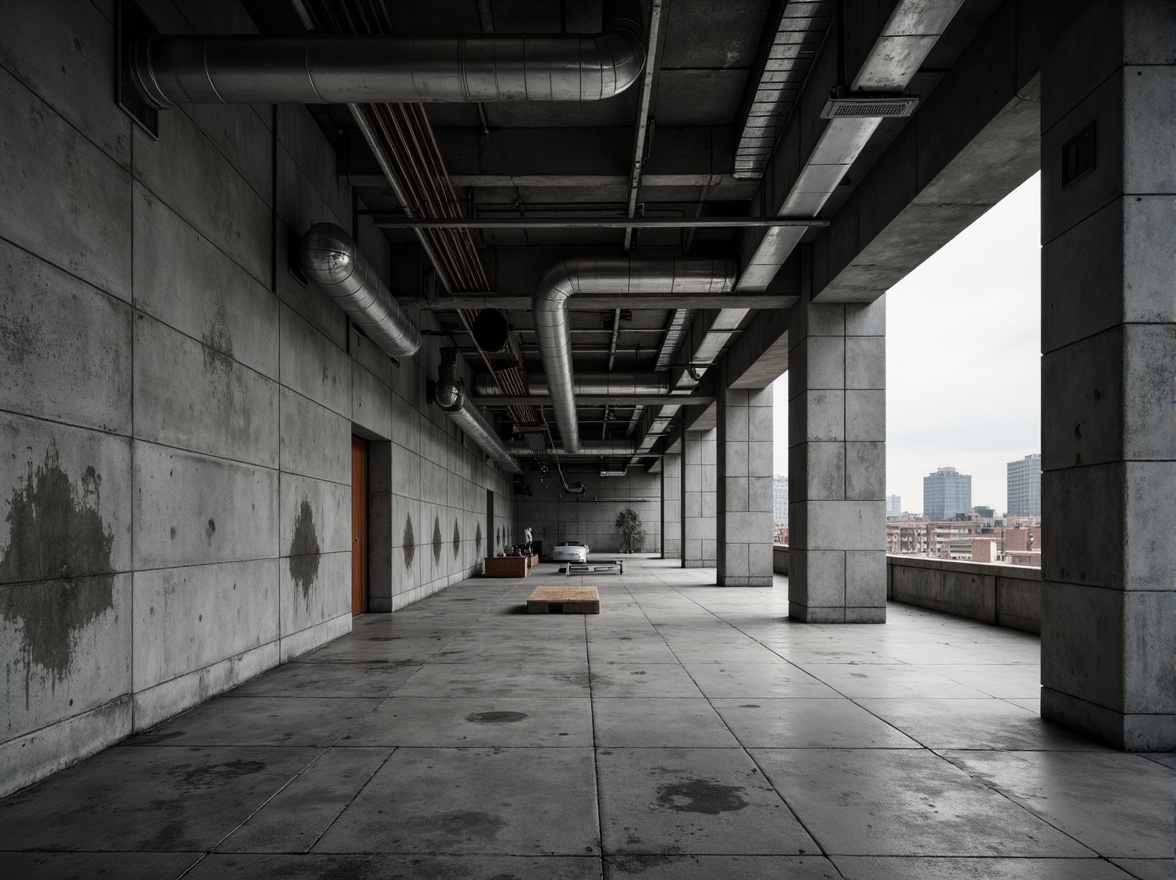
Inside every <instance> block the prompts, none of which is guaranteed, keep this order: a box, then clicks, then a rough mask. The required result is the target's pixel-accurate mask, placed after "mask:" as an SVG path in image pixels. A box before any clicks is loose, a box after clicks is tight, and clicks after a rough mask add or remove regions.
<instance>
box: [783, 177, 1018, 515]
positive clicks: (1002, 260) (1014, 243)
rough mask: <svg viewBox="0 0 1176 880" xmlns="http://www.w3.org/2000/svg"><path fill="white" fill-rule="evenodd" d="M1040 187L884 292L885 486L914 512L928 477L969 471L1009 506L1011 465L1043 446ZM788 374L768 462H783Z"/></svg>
mask: <svg viewBox="0 0 1176 880" xmlns="http://www.w3.org/2000/svg"><path fill="white" fill-rule="evenodd" d="M1040 186H1041V175H1040V174H1035V175H1033V177H1031V178H1029V180H1027V181H1026V182H1025V183H1024V184H1022V185H1021V186H1020V187H1018V188H1017V189H1016V190H1014V191H1013V192H1012V193H1010V194H1009V195H1008V196H1007V197H1006V198H1005V199H1004V200H1003V201H1001V202H1000V203H999V204H997V205H996V206H995V207H993V208H992V209H991V210H989V211H988V212H987V213H986V214H984V216H982V217H980V218H979V219H978V220H977V221H976V222H975V223H973V224H972V225H971V226H969V227H968V228H967V229H965V230H964V231H963V232H962V233H960V234H959V235H958V236H956V238H955V239H953V240H952V241H950V242H949V243H948V244H946V245H944V247H942V248H940V250H939V251H938V252H937V253H936V254H934V255H933V256H932V257H930V258H929V259H928V260H927V261H925V262H924V263H923V265H921V266H920V267H919V268H917V269H915V270H914V271H913V272H911V273H910V274H909V275H908V276H907V277H906V278H904V279H903V280H902V281H900V282H899V283H898V284H896V285H895V286H894V287H892V288H891V289H890V290H889V291H888V292H887V294H886V309H887V320H886V324H887V340H886V492H885V494H886V495H900V496H902V498H903V504H904V506H905V507H906V508H907V510H908V511H910V512H912V513H921V512H922V511H920V510H918V509H912V508H918V507H921V506H922V498H923V477H925V476H926V475H927V474H929V473H933V472H935V471H936V470H937V469H938V468H940V467H954V468H956V469H957V470H959V471H960V472H962V473H967V474H971V475H972V503H973V504H982V505H988V506H991V507H994V508H996V511H997V513H998V514H999V513H1003V512H1005V510H1006V509H1007V503H1008V501H1007V492H1006V490H1007V470H1006V468H1007V464H1008V462H1010V461H1014V460H1017V459H1021V458H1024V457H1025V456H1026V455H1029V454H1032V453H1037V452H1040V451H1041V439H1040V438H1041V427H1040V422H1041V417H1040V413H1041V354H1040V352H1041V344H1040V340H1041V319H1040V299H1041V293H1040V291H1041V259H1040V216H1041V209H1040ZM787 389H788V380H787V375H785V376H782V377H781V378H780V379H778V380H777V381H776V383H775V387H774V400H775V404H776V406H775V431H776V435H775V436H776V448H775V462H774V464H775V472H776V473H777V474H781V475H785V474H787V473H788V441H787V437H788V433H787V431H788V394H787Z"/></svg>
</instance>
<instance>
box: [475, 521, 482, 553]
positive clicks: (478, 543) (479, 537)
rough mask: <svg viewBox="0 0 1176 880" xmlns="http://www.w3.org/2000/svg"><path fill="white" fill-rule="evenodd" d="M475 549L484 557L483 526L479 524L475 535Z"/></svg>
mask: <svg viewBox="0 0 1176 880" xmlns="http://www.w3.org/2000/svg"><path fill="white" fill-rule="evenodd" d="M474 549H475V550H477V551H478V555H479V556H481V555H482V524H481V523H478V531H476V532H475V533H474Z"/></svg>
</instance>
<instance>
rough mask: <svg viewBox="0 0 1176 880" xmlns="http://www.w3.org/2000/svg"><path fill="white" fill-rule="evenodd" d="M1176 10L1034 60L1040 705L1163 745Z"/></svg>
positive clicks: (1175, 731) (1175, 542)
mask: <svg viewBox="0 0 1176 880" xmlns="http://www.w3.org/2000/svg"><path fill="white" fill-rule="evenodd" d="M1174 33H1176V6H1174V5H1173V4H1172V3H1171V2H1165V0H1128V2H1124V3H1093V4H1087V5H1083V6H1081V7H1080V8H1079V10H1078V11H1077V12H1076V15H1075V16H1074V20H1073V22H1072V23H1071V25H1070V27H1069V30H1068V32H1067V34H1066V35H1065V36H1064V37H1063V38H1062V39H1061V41H1060V42H1059V45H1058V47H1057V49H1056V51H1055V52H1053V53H1052V54H1051V56H1050V57H1047V58H1046V60H1045V62H1044V63H1043V65H1042V75H1041V94H1042V111H1041V113H1042V119H1041V132H1042V135H1041V166H1042V181H1041V188H1042V192H1041V224H1042V232H1041V240H1042V244H1043V247H1042V262H1041V267H1042V271H1041V281H1042V285H1041V293H1042V322H1041V325H1042V326H1041V335H1042V379H1041V400H1042V413H1041V442H1042V449H1041V458H1042V471H1043V472H1042V487H1041V488H1042V527H1043V534H1042V567H1043V572H1042V575H1043V581H1042V608H1041V620H1042V622H1041V683H1042V688H1041V714H1042V716H1043V717H1045V718H1048V719H1050V720H1052V721H1058V722H1060V723H1062V724H1066V725H1068V726H1070V727H1073V728H1076V729H1078V730H1081V731H1083V732H1085V733H1087V734H1089V735H1092V736H1095V737H1097V738H1099V739H1101V740H1103V741H1105V742H1108V743H1110V744H1112V745H1114V746H1117V747H1119V748H1124V749H1129V750H1145V751H1152V750H1154V751H1166V750H1170V749H1173V748H1176V674H1174V672H1173V657H1176V592H1174V591H1173V588H1174V587H1176V535H1174V533H1173V524H1174V523H1176V397H1174V396H1173V395H1174V390H1176V323H1174V316H1176V286H1174V284H1176V282H1174V281H1173V279H1176V247H1174V246H1173V244H1174V239H1173V230H1176V103H1174V102H1173V95H1176V66H1174V61H1176V59H1174V49H1173V45H1174V44H1173V41H1172V35H1173V34H1174Z"/></svg>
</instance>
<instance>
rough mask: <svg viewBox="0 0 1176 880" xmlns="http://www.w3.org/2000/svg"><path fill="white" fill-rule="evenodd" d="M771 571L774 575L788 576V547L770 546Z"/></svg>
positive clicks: (783, 545)
mask: <svg viewBox="0 0 1176 880" xmlns="http://www.w3.org/2000/svg"><path fill="white" fill-rule="evenodd" d="M772 571H773V573H775V574H782V575H784V576H785V577H787V576H788V545H787V544H773V545H772Z"/></svg>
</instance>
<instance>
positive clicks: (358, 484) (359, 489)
mask: <svg viewBox="0 0 1176 880" xmlns="http://www.w3.org/2000/svg"><path fill="white" fill-rule="evenodd" d="M367 471H368V446H367V441H366V440H364V439H362V438H360V437H352V438H351V613H352V614H353V615H355V614H363V613H364V612H365V611H367V597H368V589H367V586H368V546H367V544H368V538H367V534H368V528H367V510H368V505H367V482H368V481H367Z"/></svg>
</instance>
